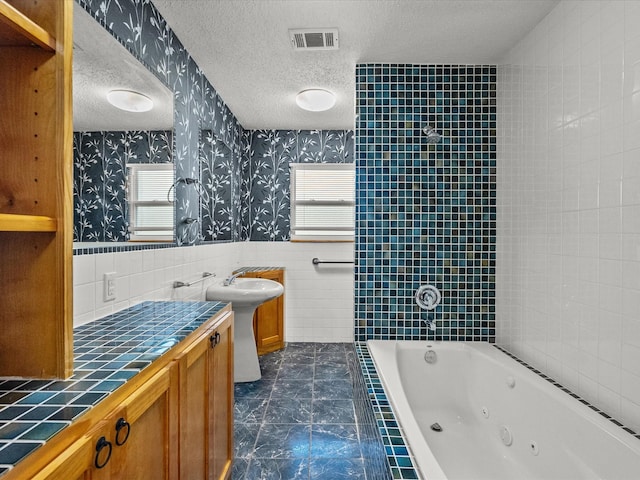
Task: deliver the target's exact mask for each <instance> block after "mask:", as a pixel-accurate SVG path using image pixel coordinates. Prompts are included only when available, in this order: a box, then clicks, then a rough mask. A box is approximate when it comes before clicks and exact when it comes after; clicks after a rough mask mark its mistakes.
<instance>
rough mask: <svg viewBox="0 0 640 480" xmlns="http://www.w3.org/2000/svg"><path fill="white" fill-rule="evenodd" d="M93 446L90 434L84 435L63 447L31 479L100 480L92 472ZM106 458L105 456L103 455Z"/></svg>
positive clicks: (97, 474) (98, 476)
mask: <svg viewBox="0 0 640 480" xmlns="http://www.w3.org/2000/svg"><path fill="white" fill-rule="evenodd" d="M94 457H95V448H94V445H93V442H92V438H91V436H86V437H83V438H81V439H80V440H78V441H76V442H75V443H73V444H72V445H71V446H70V447H68V448H67V449H65V451H64V453H63V454H61V455H60V456H59V457H57V458H56V459H55V460H54V461H52V462H51V463H49V465H47V466H46V467H45V468H44V469H42V470H41V471H40V472H38V473H37V474H36V475H34V476H33V477H31V478H32V480H59V479H67V480H100V478H105V477H104V476H103V477H100V475H99V472H96V475H92V473H94V470H95V467H94V465H93V462H94ZM104 458H106V457H104Z"/></svg>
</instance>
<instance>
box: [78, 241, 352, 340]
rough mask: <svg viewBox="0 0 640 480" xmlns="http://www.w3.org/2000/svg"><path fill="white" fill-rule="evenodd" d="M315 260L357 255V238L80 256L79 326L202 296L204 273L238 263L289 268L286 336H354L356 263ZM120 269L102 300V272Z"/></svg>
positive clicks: (219, 271)
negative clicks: (108, 297) (149, 304)
mask: <svg viewBox="0 0 640 480" xmlns="http://www.w3.org/2000/svg"><path fill="white" fill-rule="evenodd" d="M314 257H318V258H324V259H329V260H352V259H353V244H352V243H290V242H238V243H219V244H210V245H201V246H195V247H177V248H162V249H156V250H137V251H129V252H116V253H99V254H93V255H75V256H74V257H73V285H74V292H73V293H74V296H73V297H74V299H73V308H74V315H73V316H74V325H81V324H83V323H86V322H90V321H92V320H95V319H97V318H100V317H102V316H104V315H107V314H109V313H112V312H114V311H118V310H121V309H123V308H126V307H128V306H130V305H133V304H136V303H139V302H142V301H144V300H203V299H204V292H205V291H206V285H207V283H209V282H210V280H205V281H203V282H200V283H198V284H196V285H194V286H192V287H182V288H178V289H174V288H173V287H172V284H173V282H174V281H175V280H182V281H186V282H188V281H193V280H196V279H198V277H199V276H200V275H201V274H202V272H204V271H208V272H212V273H215V274H216V276H217V278H221V277H222V278H224V277H225V276H227V275H229V274H230V273H231V272H232V271H233V270H234V269H236V268H238V267H241V266H282V267H284V268H285V340H286V341H287V342H351V341H353V301H354V287H353V265H350V264H346V265H319V266H314V265H313V264H312V263H311V260H312V259H313V258H314ZM109 272H115V273H116V299H115V300H114V301H108V302H104V301H103V288H104V285H103V275H104V274H105V273H109Z"/></svg>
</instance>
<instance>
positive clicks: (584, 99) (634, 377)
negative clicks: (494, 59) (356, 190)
mask: <svg viewBox="0 0 640 480" xmlns="http://www.w3.org/2000/svg"><path fill="white" fill-rule="evenodd" d="M638 25H640V1H609V0H603V1H562V2H560V3H559V4H558V6H557V7H556V8H555V9H554V10H553V11H552V12H551V13H550V14H549V15H548V16H547V17H546V18H545V19H544V20H543V21H542V22H541V23H540V24H539V25H538V26H537V27H536V28H535V29H534V30H533V31H532V32H531V33H529V34H528V35H527V36H526V37H525V38H524V39H523V40H522V41H521V42H519V43H518V44H517V45H516V46H515V47H514V48H513V50H512V51H511V52H509V54H508V55H507V56H506V58H505V59H504V61H503V62H501V65H500V67H499V69H498V72H499V76H498V168H497V172H498V180H497V181H498V185H497V192H498V203H497V210H498V219H497V227H498V233H497V254H498V258H497V262H496V264H497V277H496V285H497V293H496V298H497V322H496V323H497V334H498V337H497V340H498V343H500V344H502V345H505V346H506V347H507V348H508V349H509V350H511V351H512V352H513V353H514V354H516V355H518V356H519V357H521V358H522V359H523V360H525V361H527V362H529V363H530V364H532V365H534V366H535V367H537V368H539V369H541V370H542V371H544V372H545V373H547V374H548V375H550V376H552V377H554V378H555V379H556V380H558V381H559V382H560V383H562V384H564V385H566V386H567V387H568V388H570V389H571V390H573V391H575V392H576V393H577V394H579V395H580V396H582V397H584V398H585V399H587V400H588V401H590V402H591V403H593V404H595V405H596V406H598V407H600V408H602V409H603V410H606V411H607V412H608V413H609V414H611V415H613V416H614V417H616V418H618V419H619V420H620V421H622V422H623V423H625V424H627V425H628V426H630V427H631V428H633V429H634V430H636V431H637V430H639V429H640V29H639V28H638Z"/></svg>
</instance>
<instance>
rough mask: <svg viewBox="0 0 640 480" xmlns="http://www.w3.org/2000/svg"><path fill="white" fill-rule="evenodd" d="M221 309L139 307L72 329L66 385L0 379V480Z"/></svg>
mask: <svg viewBox="0 0 640 480" xmlns="http://www.w3.org/2000/svg"><path fill="white" fill-rule="evenodd" d="M226 305H227V304H226V303H221V302H170V301H167V302H164V301H163V302H144V303H140V304H138V305H135V306H133V307H130V308H127V309H125V310H121V311H119V312H116V313H113V314H111V315H109V316H107V317H104V318H102V319H99V320H96V321H95V322H91V323H88V324H86V325H81V326H79V327H77V328H75V329H74V331H73V336H74V341H73V348H74V362H73V368H74V374H73V376H72V377H71V378H69V379H68V380H29V379H18V378H0V475H2V474H3V473H6V472H7V471H9V470H10V469H11V468H12V467H13V466H14V465H15V464H16V463H18V462H19V461H20V460H22V459H23V458H24V457H26V456H27V455H28V454H30V453H31V452H33V451H34V450H36V449H37V448H38V447H40V446H42V445H44V444H45V443H46V442H47V440H49V439H50V438H51V437H53V436H54V435H55V434H56V433H58V432H59V431H61V430H62V429H64V428H65V427H66V426H68V425H70V424H71V423H72V422H73V421H74V420H75V419H76V418H77V417H78V416H80V415H81V414H83V413H84V412H86V411H87V410H89V409H90V408H92V407H94V406H95V405H96V404H97V403H98V402H100V401H101V400H103V399H104V398H106V397H107V396H108V395H109V394H111V393H112V392H114V391H115V390H116V389H117V388H118V387H120V386H121V385H124V384H125V383H126V382H127V381H128V380H129V379H131V378H132V377H133V376H135V375H136V374H137V373H138V372H140V371H141V370H142V369H144V368H145V367H147V366H148V365H150V364H151V362H153V361H154V360H156V359H157V358H159V357H160V356H162V355H163V354H164V353H165V352H167V351H168V350H169V349H170V348H171V347H173V346H174V345H176V344H177V343H179V342H180V341H182V340H183V339H185V338H186V337H187V336H188V335H189V334H190V333H192V332H193V331H195V330H196V329H197V328H198V327H200V326H201V325H202V324H203V323H205V322H206V321H207V320H209V319H210V318H211V317H212V316H213V315H215V314H216V313H218V312H219V311H220V310H222V309H223V308H224V307H225V306H226Z"/></svg>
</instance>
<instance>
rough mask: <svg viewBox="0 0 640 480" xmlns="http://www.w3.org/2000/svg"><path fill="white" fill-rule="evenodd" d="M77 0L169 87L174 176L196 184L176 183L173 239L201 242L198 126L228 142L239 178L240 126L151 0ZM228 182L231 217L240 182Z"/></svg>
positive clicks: (236, 235)
mask: <svg viewBox="0 0 640 480" xmlns="http://www.w3.org/2000/svg"><path fill="white" fill-rule="evenodd" d="M76 3H78V5H80V6H81V7H82V8H84V9H85V10H87V11H88V12H89V13H90V14H91V15H92V16H93V17H94V18H95V19H96V20H97V21H98V22H99V23H100V24H101V25H102V26H103V27H104V28H105V29H107V30H108V31H109V32H110V33H111V34H112V35H113V36H114V37H115V38H116V39H117V40H118V41H119V42H120V43H122V44H123V45H124V46H125V47H126V48H127V49H128V50H129V51H130V52H131V53H132V54H133V55H134V56H135V57H136V58H137V59H138V60H140V61H141V62H142V63H143V64H144V65H145V66H146V67H147V68H148V69H149V70H150V71H151V72H153V73H154V74H155V75H156V76H157V77H158V78H159V79H160V80H161V81H162V82H163V83H164V84H165V85H166V86H167V87H168V88H169V89H170V90H172V91H173V93H174V96H175V102H174V134H173V139H174V144H173V158H174V162H175V165H176V178H177V179H180V178H194V179H198V183H187V182H177V184H176V242H177V243H178V245H188V244H195V243H200V242H201V241H202V240H203V238H205V237H206V236H207V235H208V233H207V232H206V230H207V229H206V227H205V222H204V221H203V218H201V216H200V215H201V210H202V209H201V189H202V181H201V179H200V172H201V159H200V153H199V150H200V136H201V135H200V129H201V128H204V129H207V130H210V131H211V132H212V135H215V137H216V138H217V139H219V140H221V141H222V142H224V143H225V144H226V145H227V146H228V147H229V149H230V151H231V159H230V162H229V165H228V166H229V167H230V174H231V176H232V177H235V178H239V176H240V174H241V170H242V166H241V153H242V151H243V149H242V146H241V141H242V138H243V128H242V126H241V125H240V124H239V123H238V121H237V119H236V118H235V116H234V115H233V114H232V113H231V111H230V110H229V108H228V107H227V105H226V104H225V103H224V101H223V100H222V99H221V98H220V96H219V95H218V94H217V92H216V91H215V89H214V87H213V86H212V85H211V83H210V82H209V81H208V80H207V78H206V77H205V76H204V74H203V73H202V72H201V71H200V69H199V68H198V66H197V64H196V63H195V61H194V60H193V59H192V58H191V56H190V55H189V52H188V51H187V50H186V49H185V48H184V46H183V45H182V44H181V43H180V41H179V40H178V38H177V37H176V36H175V35H174V33H173V31H172V30H171V28H170V27H169V26H168V25H167V23H166V21H165V20H164V18H162V16H161V15H160V13H159V12H158V10H157V9H156V8H155V6H154V5H153V3H152V2H151V1H150V0H76ZM242 158H244V157H242ZM230 186H231V188H233V189H235V190H233V191H231V197H230V198H231V204H230V205H229V209H230V210H231V216H232V218H234V219H235V218H236V217H238V218H240V214H239V213H238V210H239V209H240V205H241V197H242V195H241V193H240V182H232V183H231V184H230ZM194 226H195V227H196V228H195V229H194ZM230 228H231V229H232V231H231V232H230V233H231V234H230V238H231V239H233V240H237V239H240V238H241V232H242V228H241V222H237V221H234V222H232V223H231V227H230ZM245 232H246V229H245ZM115 236H116V235H115V234H114V237H115Z"/></svg>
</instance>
